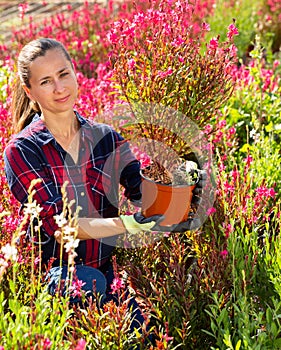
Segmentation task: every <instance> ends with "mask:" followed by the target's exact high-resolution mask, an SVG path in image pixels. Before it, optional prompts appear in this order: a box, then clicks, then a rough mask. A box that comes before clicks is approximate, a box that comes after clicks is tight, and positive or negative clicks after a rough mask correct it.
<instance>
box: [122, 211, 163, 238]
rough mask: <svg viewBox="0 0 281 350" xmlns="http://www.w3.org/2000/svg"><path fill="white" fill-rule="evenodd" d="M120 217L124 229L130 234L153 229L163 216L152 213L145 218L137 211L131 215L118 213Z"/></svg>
mask: <svg viewBox="0 0 281 350" xmlns="http://www.w3.org/2000/svg"><path fill="white" fill-rule="evenodd" d="M120 219H121V220H122V222H123V225H124V226H125V228H126V230H127V231H128V232H129V233H131V234H132V235H135V234H138V233H140V232H143V231H155V230H154V227H156V226H157V224H158V223H160V222H161V221H163V220H164V216H163V215H153V216H150V217H148V218H145V217H144V216H143V215H142V214H141V213H139V212H138V213H135V214H133V215H120Z"/></svg>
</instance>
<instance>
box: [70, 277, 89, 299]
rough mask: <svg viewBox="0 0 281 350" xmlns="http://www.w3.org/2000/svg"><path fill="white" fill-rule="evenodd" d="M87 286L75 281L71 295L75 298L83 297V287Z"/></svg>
mask: <svg viewBox="0 0 281 350" xmlns="http://www.w3.org/2000/svg"><path fill="white" fill-rule="evenodd" d="M84 284H86V283H85V282H83V281H81V280H78V279H75V280H73V281H72V285H71V286H70V287H69V291H70V294H71V296H72V297H73V298H76V297H78V298H81V297H82V287H83V286H84Z"/></svg>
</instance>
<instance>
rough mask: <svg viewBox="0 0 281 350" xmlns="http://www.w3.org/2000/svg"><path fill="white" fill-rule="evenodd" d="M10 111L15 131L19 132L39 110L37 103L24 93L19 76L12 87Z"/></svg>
mask: <svg viewBox="0 0 281 350" xmlns="http://www.w3.org/2000/svg"><path fill="white" fill-rule="evenodd" d="M11 111H12V117H13V123H14V127H15V131H16V132H20V131H21V130H22V129H24V128H25V127H26V126H27V125H28V124H30V123H31V121H32V118H33V116H34V115H35V114H36V113H37V112H39V111H40V108H39V106H38V104H37V103H34V102H32V101H31V100H30V99H29V97H28V96H27V95H26V93H25V91H24V89H23V87H22V82H21V81H20V79H19V78H17V80H16V82H15V86H14V89H13V96H12V106H11Z"/></svg>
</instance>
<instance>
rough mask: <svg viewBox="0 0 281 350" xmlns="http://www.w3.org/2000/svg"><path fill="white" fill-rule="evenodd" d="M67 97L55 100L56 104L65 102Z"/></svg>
mask: <svg viewBox="0 0 281 350" xmlns="http://www.w3.org/2000/svg"><path fill="white" fill-rule="evenodd" d="M69 96H70V95H68V96H65V97H62V98H57V99H55V101H56V102H61V103H63V102H66V101H67V100H68V99H69Z"/></svg>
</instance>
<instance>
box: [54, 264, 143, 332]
mask: <svg viewBox="0 0 281 350" xmlns="http://www.w3.org/2000/svg"><path fill="white" fill-rule="evenodd" d="M75 267H76V276H77V279H78V280H80V281H82V282H83V283H85V284H84V285H83V286H82V290H83V291H85V293H86V297H87V298H88V297H94V295H96V294H95V293H98V294H99V295H100V296H101V305H102V304H104V303H106V302H108V301H110V300H113V301H114V302H115V303H116V304H118V302H119V301H118V298H117V296H116V295H114V294H112V291H111V287H110V286H111V284H112V282H113V279H114V272H113V267H112V265H111V264H109V266H108V268H107V271H105V273H104V274H103V273H102V272H101V271H100V270H98V269H95V268H93V267H90V266H85V265H76V266H75ZM67 278H68V273H67V266H62V267H60V266H57V267H53V268H51V269H50V271H49V273H48V275H47V281H48V291H49V293H50V294H51V295H54V294H55V293H56V290H57V288H58V285H59V281H60V280H66V281H67ZM93 280H95V283H94V284H93ZM93 286H95V293H94V290H93ZM65 293H66V288H64V289H63V295H65ZM128 298H130V301H129V305H128V306H129V308H131V309H132V318H133V320H132V323H131V331H133V330H134V328H137V329H139V328H140V326H141V325H142V324H143V322H144V317H143V315H142V312H141V310H140V308H139V305H138V303H137V302H136V300H135V299H134V298H132V297H131V296H130V295H128ZM70 302H71V303H74V304H79V303H81V298H79V297H70Z"/></svg>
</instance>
